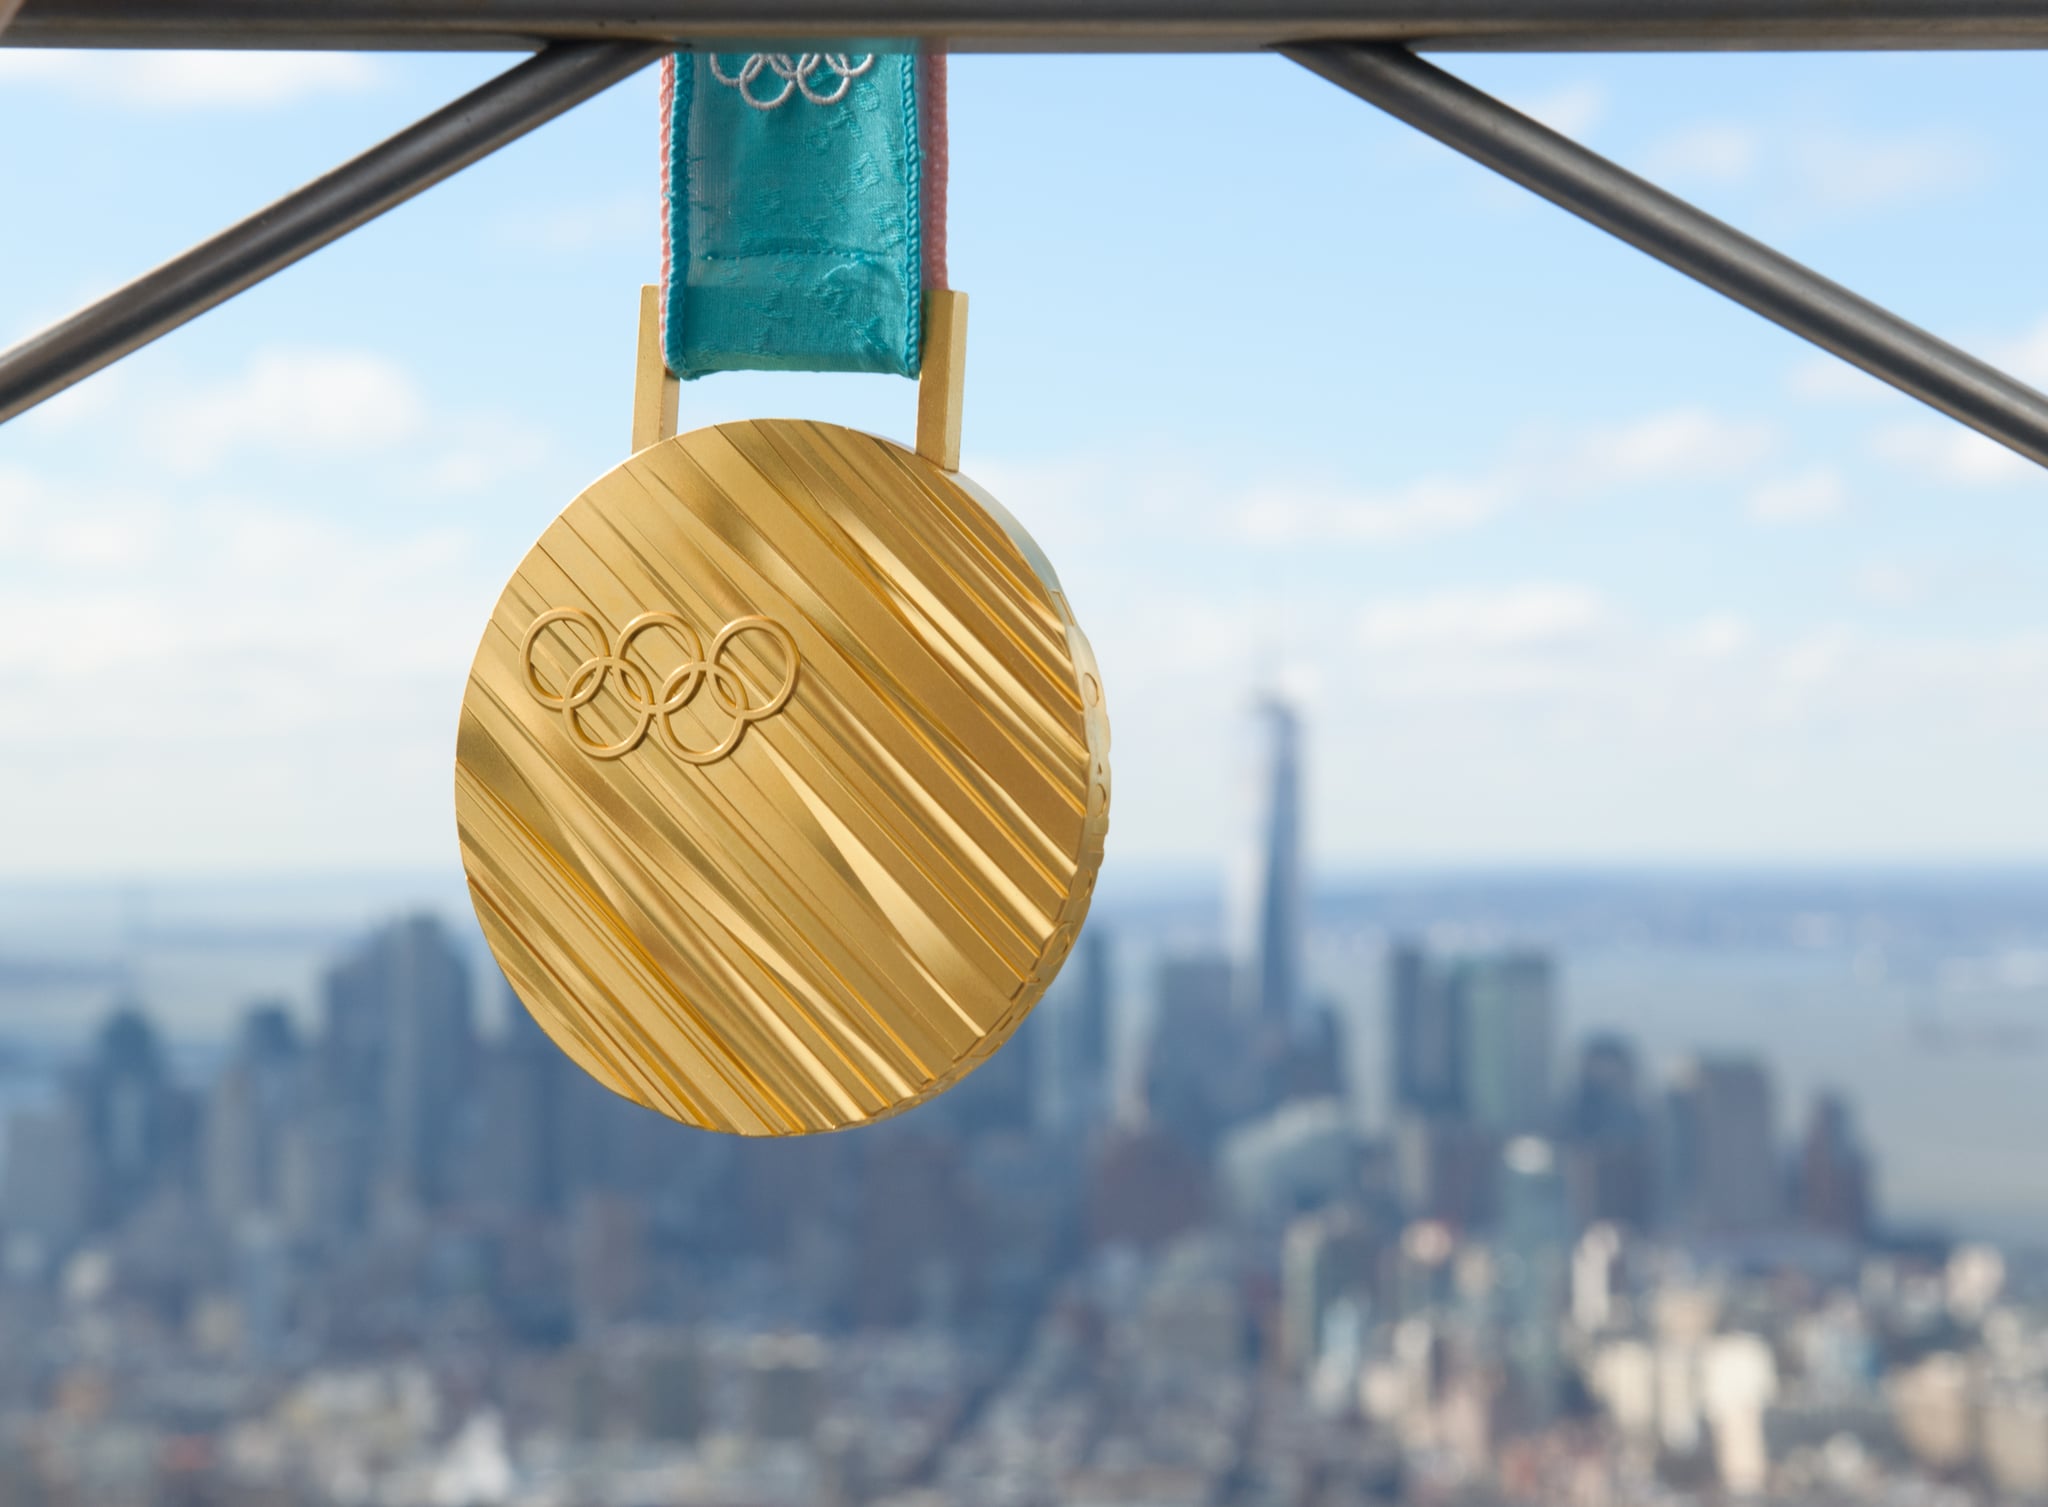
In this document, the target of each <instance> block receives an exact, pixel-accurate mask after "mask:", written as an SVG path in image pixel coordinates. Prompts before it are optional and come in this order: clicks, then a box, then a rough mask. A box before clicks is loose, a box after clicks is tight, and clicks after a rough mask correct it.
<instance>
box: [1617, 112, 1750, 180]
mask: <svg viewBox="0 0 2048 1507" xmlns="http://www.w3.org/2000/svg"><path fill="white" fill-rule="evenodd" d="M1762 156H1763V140H1762V138H1761V136H1760V135H1759V134H1758V132H1757V130H1756V128H1755V127H1754V126H1745V125H1737V124H1735V123H1733V122H1730V121H1705V122H1702V123H1700V124H1699V125H1695V126H1688V127H1687V128H1686V129H1684V130H1682V131H1679V132H1677V133H1676V134H1675V135H1672V136H1667V137H1665V138H1664V139H1663V140H1662V141H1659V142H1657V143H1656V144H1655V145H1653V146H1652V147H1651V148H1650V150H1649V151H1648V152H1647V153H1646V154H1645V156H1644V162H1643V165H1644V170H1645V171H1646V172H1647V173H1648V174H1649V175H1650V177H1651V178H1653V179H1663V178H1674V179H1689V180H1694V181H1705V182H1711V183H1746V182H1747V181H1749V179H1750V178H1751V177H1752V176H1753V175H1754V174H1755V172H1756V168H1757V164H1758V162H1759V161H1760V160H1761V159H1762Z"/></svg>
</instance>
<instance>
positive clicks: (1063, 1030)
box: [1032, 921, 1115, 1132]
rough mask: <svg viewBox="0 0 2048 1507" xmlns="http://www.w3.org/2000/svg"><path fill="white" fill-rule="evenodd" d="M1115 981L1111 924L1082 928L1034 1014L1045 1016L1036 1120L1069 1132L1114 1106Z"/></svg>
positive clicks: (1096, 1121) (1098, 1119) (1099, 1118)
mask: <svg viewBox="0 0 2048 1507" xmlns="http://www.w3.org/2000/svg"><path fill="white" fill-rule="evenodd" d="M1114 988H1115V981H1114V977H1113V973H1112V942H1111V939H1110V934H1109V929H1108V928H1107V927H1106V926H1104V925H1103V924H1102V923H1101V922H1100V921H1095V922H1091V923H1090V924H1088V925H1087V926H1084V927H1083V928H1082V930H1081V937H1080V940H1079V941H1078V942H1076V943H1075V944H1074V951H1073V955H1072V956H1070V957H1069V958H1068V959H1067V963H1066V966H1065V967H1064V968H1062V969H1061V970H1060V975H1059V977H1058V978H1057V979H1055V980H1054V981H1053V985H1052V988H1051V989H1049V990H1048V991H1047V993H1046V998H1045V1000H1044V1002H1043V1003H1042V1004H1040V1005H1039V1006H1038V1008H1037V1010H1036V1011H1034V1012H1033V1013H1034V1015H1042V1016H1044V1017H1045V1025H1044V1027H1043V1028H1042V1030H1043V1033H1044V1036H1045V1041H1044V1044H1043V1048H1042V1050H1041V1051H1040V1052H1039V1054H1038V1058H1037V1061H1036V1063H1035V1064H1034V1066H1035V1067H1036V1069H1037V1074H1038V1078H1037V1083H1036V1089H1035V1094H1036V1101H1037V1102H1036V1109H1035V1112H1034V1114H1033V1116H1032V1119H1033V1123H1034V1124H1036V1125H1039V1126H1043V1127H1045V1128H1047V1129H1051V1130H1055V1131H1062V1132H1071V1131H1081V1130H1086V1129H1088V1128H1090V1127H1093V1126H1096V1125H1099V1124H1100V1123H1101V1122H1102V1121H1103V1120H1104V1119H1105V1118H1107V1116H1108V1114H1109V1108H1110V1024H1111V1010H1112V1005H1113V991H1114Z"/></svg>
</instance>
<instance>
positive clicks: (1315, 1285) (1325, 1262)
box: [1280, 1209, 1381, 1374]
mask: <svg viewBox="0 0 2048 1507" xmlns="http://www.w3.org/2000/svg"><path fill="white" fill-rule="evenodd" d="M1380 1252H1381V1242H1380V1241H1379V1240H1378V1239H1376V1238H1375V1235H1374V1232H1373V1230H1372V1228H1371V1227H1370V1226H1369V1225H1368V1224H1367V1223H1366V1222H1365V1221H1364V1220H1363V1219H1362V1218H1361V1217H1360V1216H1359V1215H1358V1214H1357V1213H1356V1212H1354V1211H1352V1210H1348V1209H1333V1210H1329V1211H1327V1212H1324V1213H1320V1214H1312V1215H1305V1216H1303V1217H1302V1218H1299V1219H1297V1220H1295V1221H1294V1222H1293V1223H1292V1224H1290V1225H1288V1227H1287V1234H1286V1237H1285V1239H1284V1241H1283V1242H1282V1244H1281V1248H1280V1343H1281V1352H1282V1355H1283V1356H1284V1358H1285V1359H1286V1361H1287V1363H1288V1364H1289V1365H1290V1366H1292V1367H1294V1368H1295V1369H1296V1370H1297V1371H1299V1372H1301V1373H1303V1374H1306V1373H1307V1372H1308V1371H1309V1370H1310V1369H1312V1368H1313V1367H1314V1366H1315V1364H1316V1362H1317V1360H1318V1359H1319V1358H1320V1357H1321V1356H1322V1354H1323V1351H1324V1348H1325V1340H1326V1338H1328V1336H1327V1335H1326V1332H1325V1331H1326V1330H1327V1328H1328V1327H1329V1325H1330V1322H1331V1317H1332V1314H1333V1313H1335V1312H1336V1311H1337V1309H1338V1305H1340V1304H1350V1305H1352V1306H1353V1307H1355V1308H1357V1309H1359V1310H1361V1311H1365V1310H1369V1309H1370V1307H1371V1304H1372V1295H1373V1285H1374V1282H1375V1279H1376V1277H1377V1274H1378V1268H1379V1258H1380Z"/></svg>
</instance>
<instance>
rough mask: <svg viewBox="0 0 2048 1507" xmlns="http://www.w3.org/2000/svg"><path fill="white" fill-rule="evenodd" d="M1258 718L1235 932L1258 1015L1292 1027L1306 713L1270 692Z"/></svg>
mask: <svg viewBox="0 0 2048 1507" xmlns="http://www.w3.org/2000/svg"><path fill="white" fill-rule="evenodd" d="M1253 724H1254V729H1255V734H1256V738H1257V750H1256V759H1255V762H1254V765H1253V770H1252V776H1251V778H1252V795H1253V799H1254V802H1255V805H1256V822H1255V826H1254V829H1253V834H1252V846H1251V855H1250V862H1249V863H1248V864H1247V865H1246V871H1245V873H1244V874H1243V876H1242V877H1241V879H1240V884H1239V893H1238V895H1237V899H1236V903H1237V908H1238V919H1237V926H1236V931H1237V935H1238V939H1239V942H1238V945H1239V949H1240V953H1241V955H1242V956H1243V957H1244V959H1245V961H1246V964H1247V970H1246V974H1245V983H1246V985H1247V988H1248V992H1249V994H1250V1002H1251V1005H1252V1007H1253V1011H1254V1013H1255V1014H1257V1015H1258V1016H1260V1017H1261V1018H1263V1019H1265V1020H1269V1021H1275V1022H1278V1023H1280V1024H1282V1025H1283V1026H1286V1027H1290V1028H1291V1027H1292V1026H1293V1025H1294V1024H1295V1023H1296V1021H1297V1020H1298V1019H1299V1018H1300V1016H1301V1015H1302V1013H1303V1011H1304V1009H1305V1007H1306V1005H1307V1003H1308V1000H1307V977H1306V974H1307V950H1308V940H1307V937H1308V893H1307V888H1306V875H1305V872H1304V855H1303V852H1302V800H1303V790H1302V767H1301V763H1302V746H1301V744H1302V727H1301V714H1300V713H1299V712H1297V711H1296V710H1295V709H1294V708H1293V707H1292V706H1290V705H1288V704H1287V703H1286V702H1285V701H1282V700H1281V699H1279V698H1278V697H1277V696H1268V697H1265V698H1264V699H1262V700H1261V701H1260V702H1259V703H1258V705H1257V706H1256V707H1255V708H1254V710H1253Z"/></svg>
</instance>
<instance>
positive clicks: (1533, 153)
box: [1284, 43, 2048, 465]
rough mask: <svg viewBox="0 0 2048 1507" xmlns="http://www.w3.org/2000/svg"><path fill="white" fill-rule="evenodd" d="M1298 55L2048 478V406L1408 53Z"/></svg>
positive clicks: (1322, 48)
mask: <svg viewBox="0 0 2048 1507" xmlns="http://www.w3.org/2000/svg"><path fill="white" fill-rule="evenodd" d="M1284 50H1285V51H1286V53H1287V55H1288V56H1289V57H1291V58H1293V59H1294V60H1295V61H1296V62H1298V63H1300V64H1302V65H1303V66H1304V67H1307V68H1310V69H1313V70H1314V71H1315V72H1317V73H1319V74H1321V75H1322V76H1323V77H1324V78H1326V79H1329V80H1330V81H1331V82H1332V83H1334V84H1337V85H1340V86H1341V87H1343V88H1345V89H1348V90H1350V91H1351V92H1352V93H1353V94H1356V95H1357V96H1358V97H1359V98H1361V99H1364V100H1369V101H1371V102H1372V103H1373V104H1375V105H1378V106H1379V107H1380V108H1381V109H1382V110H1385V111H1386V112H1387V113H1388V114H1389V115H1392V116H1395V117H1396V118H1398V119H1400V120H1404V121H1406V122H1407V123H1408V124H1409V125H1411V126H1414V127H1415V128H1416V129H1417V130H1419V131H1423V132H1425V133H1427V134H1428V135H1431V136H1434V137H1435V138H1436V139H1437V140H1438V141H1441V142H1443V143H1444V144H1445V145H1446V146H1450V147H1455V148H1456V149H1457V150H1459V151H1460V152H1463V153H1464V154H1465V155H1466V156H1468V157H1470V158H1472V159H1473V160H1474V161H1476V162H1481V163H1484V164H1485V165H1486V166H1488V167H1490V168H1492V169H1493V170H1494V171H1495V172H1497V173H1500V174H1502V175H1503V176H1505V177H1508V178H1512V179H1514V181H1515V182H1517V183H1519V184H1521V185H1522V186H1523V187H1524V188H1527V189H1530V190H1531V191H1533V192H1535V193H1538V194H1541V195H1542V196H1543V197H1544V198H1546V199H1548V200H1550V201H1551V202H1552V203H1553V204H1557V205H1559V206H1561V207H1562V208H1565V209H1568V210H1570V211H1571V212H1572V213H1573V214H1575V215H1578V216H1579V217H1580V218H1581V219H1585V220H1589V221H1591V222H1592V223H1593V224H1595V225H1597V226H1599V227H1600V228H1601V229H1602V230H1605V231H1607V232H1608V233H1609V234H1610V235H1615V236H1619V237H1620V238H1621V239H1622V240H1624V241H1627V242H1628V243H1629V244H1630V245H1631V246H1634V247H1636V248H1637V249H1638V250H1641V251H1647V252H1648V253H1649V254H1650V255H1651V256H1654V257H1656V258H1657V259H1658V260H1659V261H1661V262H1664V263H1666V264H1668V265H1670V266H1672V267H1676V268H1677V269H1678V270H1679V271H1680V272H1683V273H1684V274H1685V275H1686V276H1687V277H1691V278H1696V279H1698V280H1699V281H1700V282H1703V283H1705V284H1706V285H1707V286H1708V287H1710V288H1712V289H1714V290H1715V291H1716V292H1718V293H1725V294H1727V295H1728V297H1730V298H1732V299H1734V300H1735V301H1736V302H1737V303H1739V304H1744V305H1746V306H1747V307H1749V308H1751V309H1754V310H1755V311H1756V312H1757V313H1759V314H1761V315H1763V316H1764V318H1766V319H1769V320H1772V321H1774V322H1775V323H1778V324H1781V325H1783V326H1784V327H1785V328H1786V329H1788V330H1790V331H1791V332H1792V333H1793V334H1795V335H1801V336H1804V337H1805V338H1806V339H1808V340H1811V341H1812V342H1813V343H1814V344H1815V345H1818V346H1820V347H1821V348H1822V349H1824V350H1829V351H1833V352H1834V353H1835V354H1836V355H1837V356H1840V357H1841V358H1842V359H1843V360H1844V361H1848V362H1851V363H1853V364H1854V365H1856V366H1860V367H1862V368H1863V369H1864V370H1865V371H1867V372H1869V373H1870V374H1871V375H1872V376H1873V377H1876V378H1878V379H1879V380H1881V381H1885V382H1889V383H1890V384H1891V385H1892V386H1894V387H1896V388H1898V389H1899V390H1900V391H1902V392H1908V393H1911V394H1912V395H1913V396H1914V397H1916V398H1918V399H1919V400H1920V401H1921V402H1923V403H1926V404H1928V405H1930V406H1931V407H1934V408H1938V409H1940V410H1941V411H1942V412H1943V413H1945V414H1947V415H1949V416H1950V417H1951V418H1954V419H1959V420H1961V421H1962V422H1963V423H1965V424H1968V425H1969V426H1970V427H1971V428H1972V429H1976V430H1978V431H1980V432H1982V433H1984V434H1987V435H1989V436H1990V437H1991V438H1992V439H1995V440H1997V441H1998V442H1999V443H2000V444H2001V445H2006V446H2009V447H2010V448H2011V449H2013V450H2016V451H2018V452H2019V453H2020V454H2021V455H2024V456H2026V457H2027V459H2029V460H2031V461H2034V462H2035V463H2037V464H2039V465H2048V397H2043V396H2042V395H2041V394H2040V393H2038V392H2036V391H2035V390H2034V389H2033V388H2031V387H2028V386H2027V385H2026V384H2025V383H2023V382H2018V381H2015V380H2014V379H2013V378H2011V377H2009V376H2007V375H2006V374H2005V373H2004V372H2002V371H2000V370H1998V368H1997V367H1995V366H1991V365H1989V364H1988V363H1986V362H1983V361H1979V360H1978V359H1977V358H1976V357H1975V356H1972V355H1969V354H1968V353H1967V352H1964V351H1960V350H1957V349H1956V348H1955V347H1954V346H1952V345H1950V344H1948V343H1947V342H1946V341H1943V340H1938V339H1936V338H1935V337H1934V336H1932V335H1930V334H1928V333H1927V332H1926V331H1925V330H1923V329H1921V328H1919V327H1918V326H1917V325H1912V324H1908V323H1907V322H1906V321H1905V320H1903V319H1901V318H1899V317H1898V316H1897V315H1896V314H1892V313H1890V312H1888V311H1887V310H1885V309H1882V308H1879V307H1878V306H1877V305H1876V304H1874V303H1872V302H1870V300H1868V299H1866V298H1860V297H1858V296H1857V295H1856V294H1854V293H1851V292H1850V291H1849V290H1848V289H1847V288H1844V287H1842V286H1841V285H1840V284H1838V283H1832V282H1830V281H1828V280H1827V279H1826V278H1824V277H1822V276H1821V275H1820V274H1819V273H1817V272H1813V271H1810V270H1808V269H1807V268H1805V267H1802V266H1801V265H1800V264H1799V263H1797V262H1795V261H1793V260H1792V259H1791V258H1790V257H1788V256H1783V255H1781V254H1779V253H1778V252H1776V251H1773V250H1772V249H1771V248H1770V247H1768V246H1766V245H1764V244H1763V243H1762V242H1761V241H1756V240H1752V239H1751V238H1750V237H1748V236H1746V235H1744V234H1743V233H1742V232H1741V231H1739V230H1736V229H1734V228H1732V227H1731V226H1728V225H1724V224H1722V223H1721V222H1720V221H1719V220H1717V219H1715V218H1714V217H1713V216H1711V215H1708V214H1704V213H1702V212H1701V211H1700V210H1697V209H1695V208H1693V207H1692V206H1691V205H1690V204H1688V203H1686V202H1685V201H1684V200H1683V199H1680V198H1677V197H1676V196H1674V195H1672V194H1668V193H1666V192H1664V190H1663V189H1661V188H1658V187H1657V186H1656V185H1655V184H1652V183H1646V182H1644V181H1643V180H1642V179H1641V178H1638V177H1636V176H1635V174H1633V173H1631V172H1628V171H1627V170H1625V169H1623V168H1620V167H1617V166H1615V164H1613V163H1612V162H1609V161H1608V160H1607V159H1606V158H1604V157H1601V156H1600V155H1598V154H1597V153H1594V152H1589V151H1587V150H1586V149H1585V148H1584V147H1582V146H1580V145H1579V144H1578V143H1577V142H1575V141H1571V140H1569V139H1568V138H1566V137H1563V136H1560V135H1558V134H1557V132H1555V131H1553V130H1551V129H1549V128H1548V127H1547V126H1543V125H1539V124H1538V123H1537V122H1535V121H1533V120H1531V119H1529V117H1528V116H1526V115H1523V114H1521V113H1520V112H1518V111H1516V110H1513V109H1510V108H1509V107H1508V106H1506V105H1504V104H1502V103H1501V102H1500V101H1499V100H1497V99H1494V98H1493V97H1492V96H1491V95H1487V94H1482V93H1480V91H1479V90H1477V89H1474V88H1473V87H1472V86H1471V85H1470V84H1467V83H1465V82H1464V81H1463V80H1461V79H1458V78H1455V77H1453V76H1452V75H1450V74H1448V73H1446V72H1444V71H1443V70H1442V69H1441V68H1437V67H1435V66H1433V65H1432V64H1429V63H1425V62H1423V61H1422V59H1420V58H1418V57H1416V56H1415V55H1414V54H1413V53H1411V52H1409V51H1407V49H1405V48H1401V47H1383V46H1358V45H1353V44H1349V43H1330V44H1316V45H1314V46H1302V47H1289V48H1286V49H1284Z"/></svg>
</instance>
